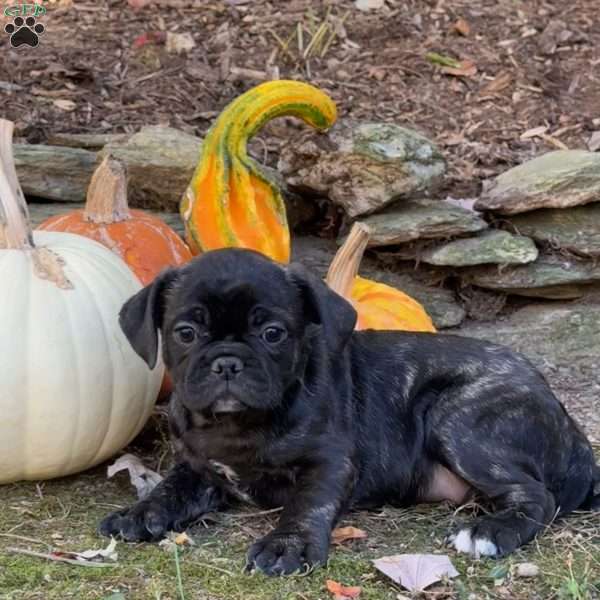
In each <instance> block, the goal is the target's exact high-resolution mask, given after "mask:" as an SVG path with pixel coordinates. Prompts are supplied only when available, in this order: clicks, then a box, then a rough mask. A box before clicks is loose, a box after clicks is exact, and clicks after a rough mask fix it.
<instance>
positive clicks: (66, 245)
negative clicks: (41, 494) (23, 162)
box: [0, 120, 163, 483]
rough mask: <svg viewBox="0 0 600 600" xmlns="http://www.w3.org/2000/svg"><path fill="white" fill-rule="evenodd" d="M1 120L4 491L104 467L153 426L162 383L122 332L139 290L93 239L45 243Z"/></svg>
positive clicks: (51, 237) (0, 443)
mask: <svg viewBox="0 0 600 600" xmlns="http://www.w3.org/2000/svg"><path fill="white" fill-rule="evenodd" d="M12 129H13V125H12V123H10V122H9V121H4V120H0V281H1V284H0V331H1V332H2V335H1V336H0V365H2V370H1V373H2V377H1V379H0V414H1V415H2V418H1V419H0V483H5V482H9V481H17V480H20V479H47V478H51V477H58V476H62V475H68V474H70V473H75V472H77V471H81V470H83V469H87V468H89V467H91V466H93V465H95V464H98V463H100V462H102V461H103V460H105V459H107V458H108V457H110V456H111V455H112V454H114V453H115V452H117V451H118V450H120V449H121V448H123V447H124V446H125V445H126V444H127V443H128V442H130V441H131V440H132V439H133V437H134V436H135V435H136V434H137V433H138V432H139V430H140V429H141V428H142V426H143V424H144V423H145V421H146V420H147V418H148V417H149V415H150V413H151V411H152V407H153V405H154V402H155V400H156V396H157V393H158V389H159V387H160V383H161V380H162V377H163V367H162V365H159V366H157V367H156V368H155V369H154V370H153V371H150V370H149V369H148V367H147V365H146V364H145V363H144V361H143V360H142V359H141V358H139V357H138V356H137V355H136V354H135V352H134V351H133V350H132V349H131V347H130V345H129V343H128V342H127V339H126V338H125V336H124V335H123V333H122V332H121V329H120V327H119V324H118V313H119V310H120V308H121V306H122V305H123V303H124V302H125V301H126V300H127V299H128V298H129V297H130V296H131V295H133V294H135V293H136V292H137V291H138V290H139V289H140V287H141V286H140V283H139V281H138V280H137V278H136V277H135V275H133V273H132V272H131V271H130V269H129V268H128V267H127V265H126V264H125V263H124V262H123V261H122V260H121V259H120V258H119V257H117V256H116V255H115V254H113V253H112V252H110V251H108V250H107V249H106V248H105V247H104V246H102V245H100V244H98V243H96V242H94V241H92V240H89V239H86V238H85V237H81V236H77V235H72V234H68V233H52V232H44V231H39V232H38V231H36V232H34V233H33V235H32V233H31V231H30V229H29V225H28V214H27V205H26V204H25V199H24V197H23V194H22V191H21V189H20V186H19V184H18V181H17V175H16V171H15V169H14V163H13V158H12V148H11V137H12Z"/></svg>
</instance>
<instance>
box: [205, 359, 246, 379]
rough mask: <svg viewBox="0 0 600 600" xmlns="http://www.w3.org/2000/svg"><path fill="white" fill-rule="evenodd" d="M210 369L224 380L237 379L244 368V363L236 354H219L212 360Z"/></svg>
mask: <svg viewBox="0 0 600 600" xmlns="http://www.w3.org/2000/svg"><path fill="white" fill-rule="evenodd" d="M210 370H211V372H212V373H213V374H214V375H216V376H217V377H220V378H221V379H223V380H225V381H232V380H234V379H237V377H239V375H240V373H241V372H242V371H243V370H244V363H243V362H242V360H241V359H239V358H238V357H237V356H230V355H224V356H219V357H217V358H215V360H213V361H212V363H211V365H210Z"/></svg>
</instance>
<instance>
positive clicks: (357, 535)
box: [331, 525, 367, 546]
mask: <svg viewBox="0 0 600 600" xmlns="http://www.w3.org/2000/svg"><path fill="white" fill-rule="evenodd" d="M366 537H367V532H366V531H363V530H362V529H358V528H357V527H352V526H351V525H350V526H348V527H336V528H335V529H334V530H333V531H332V532H331V543H332V544H337V545H338V546H339V545H341V544H343V543H344V542H347V541H348V540H363V539H365V538H366Z"/></svg>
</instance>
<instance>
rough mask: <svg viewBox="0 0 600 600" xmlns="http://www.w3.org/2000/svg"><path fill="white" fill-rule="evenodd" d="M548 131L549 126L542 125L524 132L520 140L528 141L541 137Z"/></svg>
mask: <svg viewBox="0 0 600 600" xmlns="http://www.w3.org/2000/svg"><path fill="white" fill-rule="evenodd" d="M546 131H548V127H547V125H541V126H540V127H533V128H532V129H528V130H527V131H524V132H523V133H522V134H521V135H520V136H519V139H520V140H528V139H530V138H532V137H540V136H541V135H542V134H544V133H546Z"/></svg>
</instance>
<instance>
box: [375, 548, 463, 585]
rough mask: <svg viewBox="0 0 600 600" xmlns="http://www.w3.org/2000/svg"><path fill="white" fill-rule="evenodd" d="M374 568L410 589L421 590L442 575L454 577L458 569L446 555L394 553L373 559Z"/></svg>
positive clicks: (439, 578)
mask: <svg viewBox="0 0 600 600" xmlns="http://www.w3.org/2000/svg"><path fill="white" fill-rule="evenodd" d="M373 564H374V565H375V568H376V569H377V570H378V571H381V572H382V573H384V574H385V575H387V576H388V577H389V578H390V579H391V580H392V581H394V582H395V583H398V584H400V585H402V586H403V587H405V588H406V589H407V590H411V591H421V590H424V589H425V588H426V587H429V586H430V585H432V584H434V583H436V582H438V581H440V580H441V579H442V577H456V576H458V571H457V570H456V569H455V568H454V565H453V564H452V563H451V562H450V559H449V558H448V557H447V556H446V555H441V554H396V555H394V556H384V557H382V558H378V559H377V560H374V561H373Z"/></svg>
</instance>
